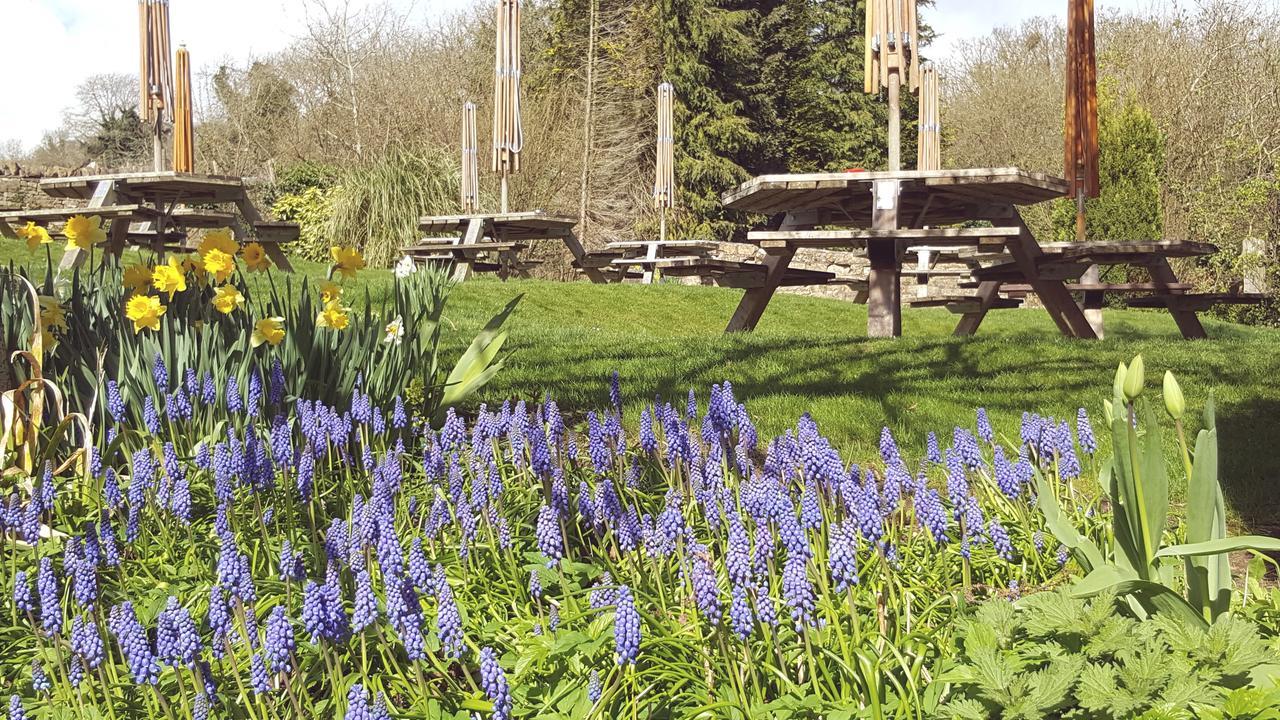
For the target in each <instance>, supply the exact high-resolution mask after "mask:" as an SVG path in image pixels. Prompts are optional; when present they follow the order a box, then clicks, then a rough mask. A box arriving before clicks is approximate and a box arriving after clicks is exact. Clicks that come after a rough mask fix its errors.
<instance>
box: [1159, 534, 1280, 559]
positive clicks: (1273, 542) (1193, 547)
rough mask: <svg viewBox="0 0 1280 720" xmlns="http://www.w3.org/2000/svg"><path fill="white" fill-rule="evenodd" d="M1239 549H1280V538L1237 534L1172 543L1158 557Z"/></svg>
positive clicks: (1188, 555) (1214, 553)
mask: <svg viewBox="0 0 1280 720" xmlns="http://www.w3.org/2000/svg"><path fill="white" fill-rule="evenodd" d="M1239 550H1259V551H1268V552H1274V551H1280V538H1273V537H1266V536H1265V535H1236V536H1234V537H1226V538H1221V539H1218V540H1209V541H1207V542H1198V543H1185V544H1182V545H1170V546H1168V547H1165V548H1163V549H1161V550H1160V552H1158V553H1156V557H1160V558H1165V557H1195V556H1200V555H1218V554H1221V553H1228V552H1236V551H1239Z"/></svg>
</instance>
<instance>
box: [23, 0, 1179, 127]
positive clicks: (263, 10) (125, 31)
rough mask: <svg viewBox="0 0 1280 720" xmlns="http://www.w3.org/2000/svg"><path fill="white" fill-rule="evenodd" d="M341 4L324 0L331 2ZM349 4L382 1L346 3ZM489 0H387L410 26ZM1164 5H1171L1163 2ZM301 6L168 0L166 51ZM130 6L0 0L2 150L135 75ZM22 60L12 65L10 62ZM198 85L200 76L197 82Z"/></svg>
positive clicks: (228, 55)
mask: <svg viewBox="0 0 1280 720" xmlns="http://www.w3.org/2000/svg"><path fill="white" fill-rule="evenodd" d="M337 1H341V0H329V2H330V3H334V2H337ZM346 1H347V2H350V4H351V6H352V8H359V7H361V6H365V5H369V4H372V3H375V2H379V1H380V0H346ZM486 1H487V0H390V2H391V4H392V5H394V6H396V8H397V9H398V10H400V11H402V12H404V13H406V14H407V15H408V19H409V21H410V22H412V23H414V24H427V23H430V22H431V20H432V19H433V18H438V17H440V16H442V15H447V14H450V13H454V12H458V11H460V10H464V9H466V8H467V7H468V6H470V5H472V4H473V3H475V2H486ZM1153 1H1154V2H1156V4H1160V3H1159V1H1158V0H1099V2H1098V5H1099V7H1100V8H1120V9H1125V10H1133V9H1137V8H1140V7H1141V8H1145V7H1150V6H1151V5H1152V3H1153ZM1166 1H1168V2H1171V0H1166ZM1066 5H1067V2H1066V0H936V2H935V4H934V7H933V8H932V9H930V10H928V11H927V15H928V22H929V23H930V24H931V25H932V26H933V27H934V28H935V29H936V30H937V31H938V32H939V38H938V40H937V41H936V42H935V44H934V46H933V47H932V48H930V54H931V55H932V56H933V57H934V58H937V59H940V60H942V59H945V58H946V57H947V55H948V53H949V52H951V51H952V50H953V49H954V47H955V46H956V44H957V43H959V42H961V41H963V40H966V39H971V38H974V37H980V36H982V35H985V34H987V33H988V32H990V31H991V30H992V29H993V28H994V27H996V26H997V25H1016V24H1018V23H1019V22H1021V21H1022V20H1024V19H1026V18H1029V17H1032V16H1035V15H1046V14H1051V13H1052V14H1056V15H1065V12H1066ZM307 6H308V2H307V0H171V4H170V26H171V28H172V30H171V32H172V45H173V47H174V48H175V49H176V48H177V47H178V46H179V45H181V44H184V43H185V44H186V46H187V49H188V50H189V51H190V52H191V58H192V66H193V72H194V73H195V74H196V75H197V76H199V75H200V74H201V71H202V70H203V69H205V68H216V67H217V66H218V65H219V64H223V63H226V62H228V61H230V62H234V63H237V64H244V63H245V62H246V61H248V60H249V59H251V58H254V57H261V56H264V55H269V54H271V53H273V52H276V51H278V50H281V49H283V48H284V47H286V46H287V45H289V43H290V42H291V41H293V40H294V39H295V38H297V37H299V36H300V35H302V34H303V33H304V32H305V30H306V15H307V13H306V9H307ZM137 17H138V14H137V4H136V2H135V0H0V29H3V30H4V34H5V45H6V53H5V55H6V60H7V62H8V63H10V64H9V65H8V67H7V68H6V70H7V72H6V73H5V75H6V76H7V77H6V80H5V90H6V92H5V95H6V96H7V97H8V98H9V100H10V101H11V102H10V103H9V104H8V105H7V107H6V108H5V109H4V110H3V111H0V145H2V144H5V143H7V142H11V141H14V140H16V141H18V142H19V143H20V144H21V145H22V146H23V147H24V148H27V149H30V148H31V147H33V146H34V145H35V144H37V143H38V142H39V141H40V138H41V137H42V136H43V134H44V132H45V131H47V130H50V129H53V128H56V127H57V126H58V125H60V124H61V121H62V114H63V111H64V110H65V109H66V108H67V107H68V106H70V105H71V104H73V103H74V100H75V89H76V86H77V85H79V84H80V82H81V81H83V80H84V79H85V78H86V77H88V76H89V75H93V74H97V73H109V72H119V73H137V71H138V67H137V65H138V38H137V35H138V25H137V22H138V21H137ZM20 58H22V59H25V61H22V62H21V64H20V65H18V66H17V67H15V66H14V65H13V64H11V63H13V62H14V60H15V59H20ZM196 82H197V83H199V80H197V81H196Z"/></svg>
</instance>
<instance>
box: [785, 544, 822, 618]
mask: <svg viewBox="0 0 1280 720" xmlns="http://www.w3.org/2000/svg"><path fill="white" fill-rule="evenodd" d="M807 562H808V560H807V558H805V557H803V556H800V555H795V554H793V553H787V560H786V562H785V563H784V564H783V566H782V600H783V602H785V603H786V604H787V607H789V608H790V609H791V619H792V620H793V621H795V625H796V630H797V631H799V630H800V629H801V627H802V626H804V625H809V624H812V622H813V611H814V608H815V607H816V598H815V597H814V593H813V584H812V583H811V582H809V573H808V571H807V568H806V565H807Z"/></svg>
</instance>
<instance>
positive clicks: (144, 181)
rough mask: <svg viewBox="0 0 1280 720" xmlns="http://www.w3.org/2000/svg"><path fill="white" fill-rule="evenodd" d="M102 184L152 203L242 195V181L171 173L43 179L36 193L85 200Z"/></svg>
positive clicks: (199, 201)
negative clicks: (41, 192)
mask: <svg viewBox="0 0 1280 720" xmlns="http://www.w3.org/2000/svg"><path fill="white" fill-rule="evenodd" d="M104 182H113V183H115V187H116V193H117V194H118V195H120V196H122V197H128V198H138V199H141V200H145V201H147V202H152V203H156V202H183V203H191V204H203V203H224V202H235V201H237V200H241V199H243V198H244V194H245V193H244V180H243V179H241V178H238V177H231V176H227V175H201V174H198V173H180V172H173V171H165V172H140V173H111V174H107V175H81V176H79V177H66V178H45V179H44V180H41V181H40V189H41V190H42V191H44V192H45V193H46V194H48V195H52V196H53V197H62V198H77V199H80V200H88V199H89V198H91V197H92V196H93V193H94V190H95V189H96V188H97V186H98V185H99V184H101V183H104Z"/></svg>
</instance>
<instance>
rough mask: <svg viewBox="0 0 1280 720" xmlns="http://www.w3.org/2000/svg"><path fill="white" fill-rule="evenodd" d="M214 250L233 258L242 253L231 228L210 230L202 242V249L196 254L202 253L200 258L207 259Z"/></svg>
mask: <svg viewBox="0 0 1280 720" xmlns="http://www.w3.org/2000/svg"><path fill="white" fill-rule="evenodd" d="M212 250H217V251H219V252H224V253H226V254H228V255H230V256H231V257H233V258H234V257H235V256H236V253H238V252H240V246H239V245H237V244H236V237H235V234H233V233H232V232H231V228H222V229H221V230H210V231H209V232H207V233H205V234H204V239H202V240H201V241H200V248H199V249H198V250H197V251H196V252H198V253H200V257H207V256H208V255H209V252H210V251H212Z"/></svg>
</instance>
